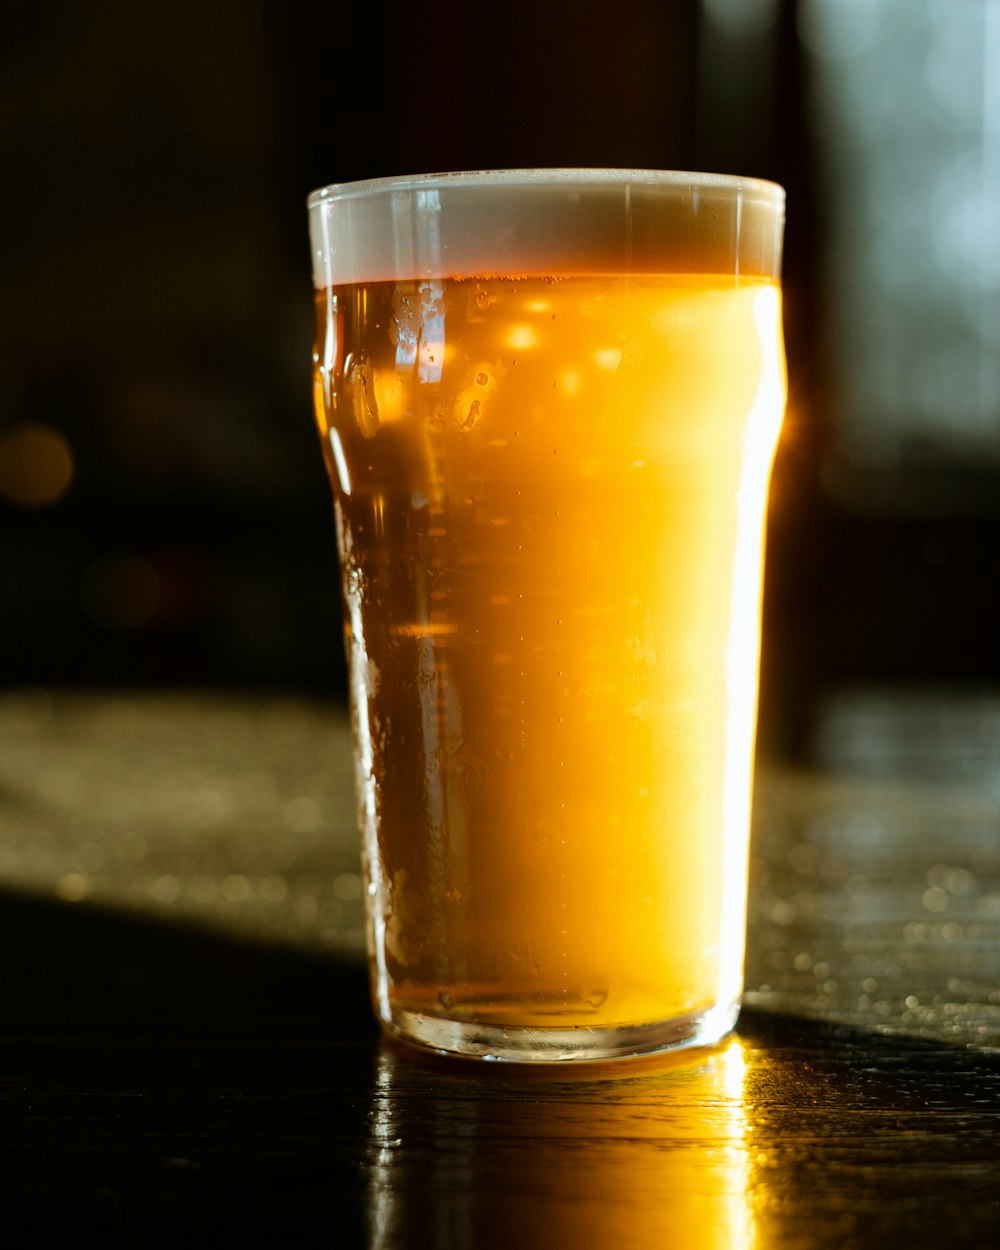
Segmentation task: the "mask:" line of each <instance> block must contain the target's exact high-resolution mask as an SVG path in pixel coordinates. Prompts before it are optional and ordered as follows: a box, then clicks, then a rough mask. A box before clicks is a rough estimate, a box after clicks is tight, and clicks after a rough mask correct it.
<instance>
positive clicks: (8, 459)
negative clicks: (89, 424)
mask: <svg viewBox="0 0 1000 1250" xmlns="http://www.w3.org/2000/svg"><path fill="white" fill-rule="evenodd" d="M74 471H75V464H74V460H73V453H72V451H71V450H70V446H69V443H68V442H67V441H66V439H65V437H64V436H63V435H62V434H60V433H59V431H58V430H56V429H54V428H53V427H52V426H51V425H48V424H46V423H45V422H43V421H18V422H17V423H16V424H14V425H11V426H9V427H8V428H7V429H6V430H4V431H3V433H0V495H2V496H3V497H4V498H5V499H7V500H8V501H9V502H10V503H13V504H16V505H17V506H18V507H21V508H46V507H48V506H50V505H51V504H54V503H57V502H58V501H59V500H60V499H61V498H62V497H63V495H65V493H66V491H67V490H68V489H69V486H70V483H71V482H72V480H73V474H74Z"/></svg>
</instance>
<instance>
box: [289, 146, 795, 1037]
mask: <svg viewBox="0 0 1000 1250" xmlns="http://www.w3.org/2000/svg"><path fill="white" fill-rule="evenodd" d="M783 204H784V194H783V192H782V190H781V189H780V188H779V187H777V186H775V185H773V184H771V183H766V182H761V181H756V180H751V179H743V178H730V177H722V176H718V175H709V174H692V173H667V172H650V171H640V170H516V171H502V172H487V173H457V174H444V175H428V176H419V177H412V178H386V179H378V180H375V181H370V182H363V183H355V184H345V185H340V186H329V187H325V188H323V189H321V190H319V191H316V192H315V193H314V194H313V195H312V196H311V197H310V200H309V212H310V230H311V239H312V248H313V263H314V277H315V286H316V310H317V321H316V347H315V408H316V416H317V420H318V424H319V430H320V435H321V442H322V448H323V453H324V455H325V459H326V464H327V467H328V470H329V474H330V479H331V482H332V487H333V495H334V504H335V514H336V529H337V538H338V542H339V551H340V567H341V573H342V585H343V602H344V626H345V635H346V649H347V656H348V667H349V680H350V699H351V709H352V717H353V730H354V742H355V751H356V764H357V796H358V813H359V823H360V828H361V837H362V857H363V863H364V871H365V875H366V890H367V893H366V901H367V909H368V942H369V952H370V963H371V976H372V988H373V997H374V1003H375V1008H376V1011H377V1013H378V1016H379V1018H380V1020H381V1021H382V1024H383V1025H384V1027H385V1028H386V1029H387V1030H388V1031H389V1032H390V1033H392V1034H395V1035H396V1036H397V1037H400V1038H403V1039H406V1040H408V1041H410V1042H412V1043H416V1044H418V1045H421V1046H424V1047H428V1048H431V1049H433V1050H436V1051H443V1052H451V1053H454V1054H458V1055H464V1056H481V1057H483V1058H485V1059H498V1060H520V1061H541V1060H588V1059H591V1060H595V1059H609V1058H614V1057H617V1056H625V1055H633V1054H640V1053H643V1052H648V1051H653V1050H661V1049H668V1048H672V1047H680V1046H685V1045H697V1044H707V1043H710V1042H713V1041H715V1040H717V1039H718V1038H720V1037H721V1036H723V1035H724V1034H725V1033H726V1032H727V1031H728V1030H729V1029H730V1028H731V1027H732V1024H733V1022H734V1020H735V1017H736V1012H737V1009H738V1002H739V997H740V993H741V980H742V964H743V943H744V921H745V901H746V868H747V844H748V827H749V811H750V791H751V777H752V766H753V747H754V731H755V717H756V702H757V669H758V657H759V647H760V603H761V594H760V590H761V573H762V541H763V529H764V515H765V506H766V498H767V488H768V480H769V476H770V470H771V464H772V460H773V455H774V448H775V443H776V440H777V436H778V431H779V427H780V424H781V418H782V413H783V408H784V400H785V372H784V357H783V349H782V337H781V307H780V288H779V282H778V274H779V264H780V252H781V240H782V227H783Z"/></svg>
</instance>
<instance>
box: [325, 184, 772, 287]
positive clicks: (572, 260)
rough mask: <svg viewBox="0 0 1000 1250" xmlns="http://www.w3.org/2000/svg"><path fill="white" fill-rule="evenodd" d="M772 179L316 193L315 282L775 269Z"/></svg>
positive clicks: (370, 187)
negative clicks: (770, 180) (769, 180)
mask: <svg viewBox="0 0 1000 1250" xmlns="http://www.w3.org/2000/svg"><path fill="white" fill-rule="evenodd" d="M784 198H785V196H784V191H783V190H782V189H781V187H779V186H777V185H776V184H775V183H771V182H765V181H762V180H759V179H754V178H738V177H728V176H725V175H721V174H699V173H682V172H666V171H657V170H635V169H600V170H588V169H543V170H493V171H485V172H480V173H454V174H422V175H419V176H416V177H412V178H379V179H373V180H370V181H367V182H355V183H342V184H339V185H336V184H335V185H332V186H328V187H323V188H321V189H320V190H318V191H315V192H313V194H312V195H311V196H310V197H309V200H308V205H309V222H310V237H311V241H312V250H313V276H314V280H315V283H316V285H317V287H319V288H321V289H323V288H326V287H328V286H341V285H347V284H352V283H359V282H379V281H405V280H412V279H424V278H430V279H435V278H437V279H443V278H465V277H482V276H487V275H489V276H497V277H526V276H529V275H530V276H545V275H552V276H563V275H569V274H595V273H609V274H627V273H636V274H639V273H660V274H663V273H723V274H731V275H734V276H735V277H739V276H752V277H771V278H773V277H777V276H778V273H779V270H780V265H781V239H782V228H783V225H784Z"/></svg>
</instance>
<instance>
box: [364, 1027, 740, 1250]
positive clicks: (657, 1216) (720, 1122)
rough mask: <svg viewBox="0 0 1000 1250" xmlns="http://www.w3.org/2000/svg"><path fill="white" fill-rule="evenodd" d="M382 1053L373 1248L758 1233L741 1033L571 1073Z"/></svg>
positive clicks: (703, 1244)
mask: <svg viewBox="0 0 1000 1250" xmlns="http://www.w3.org/2000/svg"><path fill="white" fill-rule="evenodd" d="M376 1063H377V1066H376V1073H375V1080H374V1088H373V1095H372V1106H371V1115H370V1137H369V1147H370V1157H369V1163H368V1168H369V1176H370V1183H369V1191H368V1196H369V1202H368V1210H369V1228H370V1238H369V1246H370V1250H389V1248H390V1247H406V1246H415V1247H416V1246H419V1247H421V1248H422V1250H426V1248H427V1247H438V1246H447V1247H449V1248H453V1247H455V1248H458V1247H475V1248H476V1250H481V1248H484V1247H486V1248H488V1247H491V1246H503V1247H505V1250H506V1247H509V1246H512V1245H517V1246H519V1247H524V1248H526V1250H530V1248H531V1247H534V1246H538V1247H542V1246H544V1247H545V1248H546V1250H559V1248H560V1247H570V1246H572V1247H574V1248H575V1247H578V1246H581V1245H584V1246H587V1245H589V1246H614V1247H616V1248H618V1247H639V1246H642V1247H645V1246H666V1245H675V1244H676V1245H681V1244H683V1245H684V1246H686V1247H688V1250H723V1248H724V1250H744V1248H749V1247H751V1246H752V1245H753V1244H754V1217H753V1212H752V1209H751V1203H750V1161H749V1158H750V1157H749V1153H748V1129H747V1116H746V1110H745V1104H744V1069H745V1059H744V1051H743V1043H742V1042H741V1041H740V1040H739V1039H735V1038H734V1039H732V1040H730V1041H729V1042H727V1043H726V1044H725V1045H724V1046H723V1047H721V1048H719V1049H717V1050H715V1051H713V1052H711V1053H706V1054H701V1055H698V1056H695V1057H693V1058H692V1057H687V1058H685V1059H681V1060H678V1059H667V1060H659V1061H653V1062H650V1061H645V1062H643V1063H641V1064H636V1065H633V1064H628V1065H625V1066H624V1067H622V1068H616V1069H614V1071H612V1070H611V1069H609V1067H608V1066H607V1065H602V1066H601V1067H596V1066H595V1067H593V1068H590V1069H589V1070H588V1071H586V1072H582V1073H580V1074H576V1073H574V1074H570V1075H567V1076H565V1077H564V1076H563V1074H562V1072H560V1073H559V1076H558V1078H556V1079H553V1078H554V1077H555V1074H554V1073H551V1072H548V1073H543V1074H534V1073H532V1072H530V1071H529V1070H525V1069H519V1070H516V1071H515V1070H513V1069H505V1070H500V1069H497V1068H495V1067H491V1068H489V1069H488V1070H487V1069H484V1070H483V1071H482V1072H476V1073H470V1072H468V1070H466V1069H463V1070H462V1072H461V1074H457V1073H453V1072H446V1071H442V1070H441V1069H440V1068H439V1067H437V1066H436V1065H433V1066H432V1065H431V1064H419V1065H418V1064H415V1063H414V1060H413V1057H412V1056H410V1055H405V1056H400V1055H399V1054H397V1053H395V1052H394V1051H393V1050H392V1049H390V1048H389V1047H384V1048H383V1049H382V1050H381V1051H380V1052H379V1054H378V1057H377V1061H376Z"/></svg>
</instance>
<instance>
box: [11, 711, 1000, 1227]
mask: <svg viewBox="0 0 1000 1250" xmlns="http://www.w3.org/2000/svg"><path fill="white" fill-rule="evenodd" d="M998 722H1000V713H998V710H997V707H995V706H992V705H990V704H989V703H988V702H984V701H982V700H975V701H964V702H963V701H962V700H957V701H956V700H955V699H954V698H950V699H945V700H943V701H942V700H935V699H928V698H927V697H926V696H925V695H921V696H914V697H913V698H912V699H911V700H910V701H909V702H907V700H906V699H905V698H904V699H900V697H898V696H889V695H881V694H879V693H878V692H874V693H872V692H861V693H860V694H853V695H850V694H849V695H847V696H844V697H843V698H841V699H840V700H838V701H834V702H833V703H831V704H830V706H829V707H828V709H827V715H826V717H825V720H824V721H823V722H822V725H821V727H820V731H819V733H818V737H817V741H816V744H815V750H814V752H813V754H814V757H815V758H816V760H817V761H818V765H817V770H816V771H815V772H811V773H805V772H802V771H789V770H787V769H781V768H777V767H775V766H773V765H768V764H767V763H766V762H765V763H762V765H761V768H760V779H759V783H758V801H757V807H756V816H755V835H754V836H755V841H754V856H753V872H752V877H753V883H752V909H751V923H750V942H749V957H748V977H747V979H748V992H747V1006H746V1009H745V1010H744V1013H743V1015H742V1017H741V1021H740V1025H739V1029H738V1031H737V1033H736V1034H735V1036H734V1037H732V1038H731V1039H730V1040H728V1041H727V1042H726V1043H725V1044H724V1045H722V1046H721V1047H719V1048H717V1049H716V1050H713V1051H711V1052H707V1053H701V1054H697V1055H693V1056H687V1057H685V1058H669V1059H662V1058H661V1059H655V1060H645V1061H638V1062H634V1063H626V1064H619V1065H617V1066H605V1067H600V1068H586V1069H585V1070H582V1071H579V1072H577V1071H567V1070H566V1069H564V1068H560V1069H559V1070H558V1071H554V1072H553V1071H543V1072H537V1071H534V1070H530V1069H520V1068H509V1067H504V1066H495V1065H489V1066H477V1065H474V1064H470V1065H464V1064H455V1063H449V1062H443V1061H438V1060H435V1059H433V1058H420V1057H417V1056H414V1055H412V1054H410V1053H404V1052H401V1051H397V1050H394V1049H393V1048H391V1047H389V1046H387V1045H385V1044H384V1043H382V1042H381V1041H380V1039H379V1037H378V1034H377V1032H376V1030H375V1028H374V1025H373V1023H372V1019H371V1015H370V1011H369V1008H368V1003H367V988H366V983H365V973H364V969H363V963H362V928H361V901H360V879H359V876H358V863H357V851H356V840H355V834H354V829H353V800H352V798H351V764H350V757H349V747H348V735H347V729H346V723H345V721H344V718H343V715H342V713H341V712H340V710H339V709H338V708H336V707H333V706H325V705H321V704H317V703H310V702H308V701H304V700H301V699H294V698H265V697H261V696H259V695H256V696H253V695H247V696H238V695H232V696H223V695H220V694H204V695H198V694H137V693H126V694H120V695H116V694H112V693H102V694H79V693H78V694H71V693H60V692H54V691H45V690H25V691H14V692H9V693H8V694H6V695H5V696H3V697H2V698H0V890H2V892H3V901H4V907H3V909H2V911H0V926H2V932H3V937H4V941H3V942H2V945H0V951H2V954H0V959H2V981H0V985H2V987H3V993H2V996H0V1053H2V1060H3V1061H2V1065H0V1111H2V1116H0V1162H2V1171H0V1176H2V1181H0V1187H2V1192H3V1198H4V1204H5V1210H6V1213H7V1216H8V1220H12V1219H13V1218H14V1216H15V1215H16V1214H17V1213H18V1212H28V1213H30V1214H31V1217H32V1219H33V1221H34V1225H35V1227H36V1228H39V1229H40V1228H43V1227H49V1226H50V1225H54V1224H55V1223H57V1222H63V1221H65V1222H68V1223H70V1224H72V1225H73V1226H74V1227H76V1228H77V1229H78V1230H80V1231H81V1232H82V1231H83V1230H96V1231H107V1230H111V1231H112V1232H113V1230H114V1229H115V1228H116V1227H117V1228H119V1229H120V1230H121V1239H122V1242H123V1244H129V1245H145V1244H150V1243H157V1244H159V1243H160V1242H161V1241H162V1240H165V1239H166V1238H167V1237H168V1236H171V1237H172V1236H180V1235H183V1236H185V1239H186V1240H193V1241H194V1242H195V1243H196V1244H197V1242H198V1240H199V1234H200V1233H204V1232H205V1230H207V1229H209V1228H215V1229H222V1230H225V1231H227V1232H228V1233H229V1235H230V1236H231V1237H236V1236H237V1235H240V1236H243V1235H245V1234H246V1233H248V1232H253V1233H254V1234H256V1235H258V1237H259V1238H261V1237H263V1235H264V1230H265V1229H274V1230H279V1231H280V1232H281V1233H283V1234H284V1235H285V1236H288V1235H289V1234H292V1233H309V1234H311V1235H314V1236H315V1235H317V1234H318V1235H319V1236H320V1237H322V1238H323V1240H324V1242H325V1243H328V1244H332V1245H335V1246H338V1247H340V1246H343V1247H353V1246H367V1247H371V1248H372V1250H375V1248H382V1247H386V1248H388V1247H397V1246H406V1247H410V1246H412V1247H420V1248H433V1247H474V1248H477V1250H478V1248H479V1247H484V1248H489V1247H494V1246H496V1247H505V1248H506V1247H512V1246H513V1247H534V1246H539V1247H542V1246H544V1247H546V1248H547V1250H558V1248H559V1247H563V1246H565V1247H569V1246H573V1247H574V1250H575V1248H576V1247H594V1248H595V1250H603V1248H604V1247H608V1248H609V1250H619V1248H621V1250H627V1248H629V1247H665V1246H673V1245H678V1246H681V1245H683V1246H685V1247H691V1248H694V1250H698V1248H700V1247H711V1248H712V1250H716V1248H720V1250H721V1248H723V1247H725V1248H727V1250H743V1248H747V1250H749V1248H750V1247H754V1248H755V1250H766V1248H769V1247H776V1248H777V1247H780V1248H792V1247H795V1248H796V1250H798V1248H801V1250H812V1248H813V1247H817V1248H819V1247H831V1248H832V1247H837V1248H838V1250H840V1248H845V1247H855V1246H869V1245H871V1246H878V1247H888V1246H896V1245H900V1246H931V1245H934V1246H937V1245H939V1244H941V1243H942V1240H943V1239H952V1240H954V1242H955V1244H956V1245H959V1246H961V1247H963V1250H970V1248H972V1247H987V1246H988V1247H993V1246H995V1245H998V1244H1000V801H998V795H1000V787H998V782H1000V746H997V745H996V744H997V743H998V742H1000V736H998V735H995V734H994V728H995V727H996V725H997V723H998ZM928 743H932V744H936V745H934V749H933V750H930V749H929V748H928Z"/></svg>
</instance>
